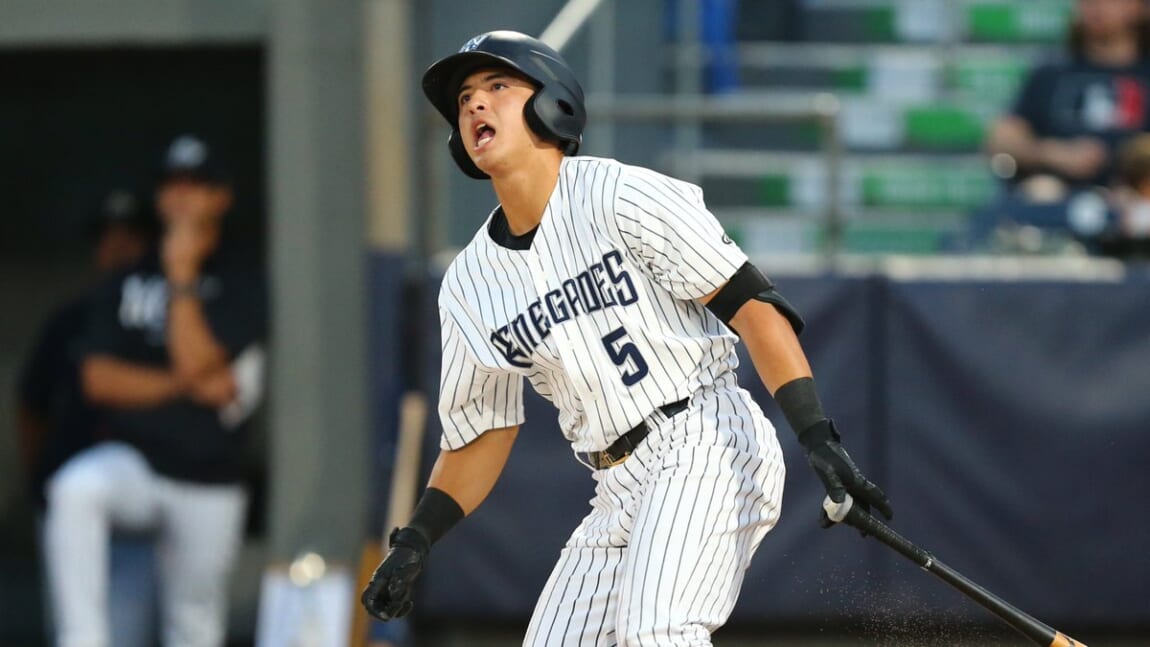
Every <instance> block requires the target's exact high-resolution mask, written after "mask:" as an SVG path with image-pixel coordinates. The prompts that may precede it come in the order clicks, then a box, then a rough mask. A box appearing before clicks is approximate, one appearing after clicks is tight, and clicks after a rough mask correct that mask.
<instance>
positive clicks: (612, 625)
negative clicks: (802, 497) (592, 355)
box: [524, 377, 785, 647]
mask: <svg viewBox="0 0 1150 647" xmlns="http://www.w3.org/2000/svg"><path fill="white" fill-rule="evenodd" d="M648 424H649V425H651V431H650V433H649V434H648V435H647V438H646V439H645V440H644V441H643V443H642V444H641V445H640V447H639V448H638V449H637V450H636V452H635V453H634V454H633V455H632V456H631V457H630V458H628V459H627V460H626V461H625V462H624V463H622V464H621V465H618V466H615V467H612V468H609V469H606V470H600V471H597V472H595V474H594V477H595V479H596V481H597V486H596V490H595V497H594V498H593V499H592V501H591V512H590V513H589V514H588V515H587V516H586V517H585V518H584V519H583V521H582V523H580V525H579V527H578V528H576V530H575V532H574V533H573V534H572V535H571V537H570V539H568V541H567V544H566V546H565V547H564V548H563V550H562V552H561V553H560V557H559V561H558V563H557V564H556V565H555V568H554V570H553V571H552V573H551V576H550V578H549V579H548V581H547V584H546V586H545V587H544V589H543V592H542V594H541V595H540V598H539V601H538V603H537V605H536V608H535V612H534V614H533V617H532V619H531V624H530V626H529V628H528V630H527V636H526V639H525V640H524V645H527V646H529V647H542V646H547V647H558V646H563V647H567V646H576V645H578V646H580V647H591V646H595V647H599V646H602V647H610V646H612V645H620V646H627V647H632V646H643V647H655V646H659V647H668V646H672V645H710V644H711V632H712V631H714V630H715V629H717V628H719V627H720V626H722V624H723V623H724V622H726V620H727V618H728V617H729V616H730V613H731V610H732V609H733V608H734V605H735V601H736V599H737V597H738V594H739V589H740V587H741V586H742V581H743V575H744V572H745V571H746V568H747V566H748V565H749V564H750V560H751V556H752V555H753V554H754V552H755V549H756V548H757V547H758V545H759V543H760V542H761V541H762V539H763V537H764V536H765V535H766V534H767V532H768V531H769V530H770V529H771V528H772V527H774V525H775V523H776V522H777V521H778V518H779V512H780V506H781V503H782V492H783V477H784V475H785V468H784V466H783V457H782V452H781V450H780V448H779V444H778V441H777V439H776V437H775V430H774V427H773V426H772V425H771V423H770V421H768V420H767V419H766V417H765V416H764V415H763V414H762V411H761V410H760V409H759V407H758V405H757V404H755V403H754V402H753V401H752V400H751V398H750V396H749V395H748V394H747V393H746V391H743V390H742V389H739V388H737V386H735V384H734V378H733V377H726V378H723V380H722V381H721V382H720V383H719V384H718V385H717V386H716V387H714V388H708V389H703V390H700V391H699V392H697V393H696V394H695V395H694V397H693V398H692V399H691V402H690V406H689V408H688V409H687V410H686V411H684V412H681V413H679V414H678V415H676V416H674V417H673V418H671V419H667V418H666V417H664V416H663V415H662V414H661V413H658V412H656V413H655V414H654V415H653V416H652V417H651V418H649V419H648Z"/></svg>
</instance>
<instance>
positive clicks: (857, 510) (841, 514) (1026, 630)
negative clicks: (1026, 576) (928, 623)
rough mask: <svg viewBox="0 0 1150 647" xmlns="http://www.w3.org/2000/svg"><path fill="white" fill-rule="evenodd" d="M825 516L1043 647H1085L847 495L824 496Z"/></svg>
mask: <svg viewBox="0 0 1150 647" xmlns="http://www.w3.org/2000/svg"><path fill="white" fill-rule="evenodd" d="M823 509H824V510H825V511H826V513H827V517H829V518H830V519H831V521H834V522H836V523H845V524H847V525H848V526H852V527H854V528H857V529H859V530H861V531H863V532H864V533H866V534H867V535H870V536H871V537H874V538H875V539H877V540H879V541H880V542H882V543H884V544H886V545H887V546H889V547H890V548H893V549H894V550H895V551H896V552H898V553H899V554H900V555H902V556H903V557H906V558H907V559H909V560H910V561H912V562H914V563H915V564H918V565H919V566H920V567H921V568H922V569H923V570H925V571H927V572H928V573H931V574H933V575H935V576H937V577H938V578H939V579H941V580H942V581H944V582H946V583H947V584H949V585H951V586H952V587H954V588H955V589H958V591H959V592H961V593H962V594H963V595H965V596H966V597H968V598H970V599H971V600H974V601H975V602H977V603H978V604H980V605H982V606H983V607H985V608H986V609H987V610H989V611H990V612H991V613H993V614H994V615H996V616H998V617H999V618H1000V619H1002V620H1003V621H1005V622H1006V623H1007V624H1009V625H1010V626H1011V627H1014V629H1015V630H1017V631H1018V632H1019V633H1021V634H1022V635H1024V636H1026V637H1027V638H1029V639H1030V641H1031V642H1033V643H1034V644H1036V645H1042V646H1043V647H1086V644H1085V643H1082V642H1079V641H1077V640H1074V639H1073V638H1071V637H1069V636H1067V635H1066V634H1063V633H1061V632H1059V631H1057V630H1055V629H1054V628H1052V627H1050V626H1049V625H1047V624H1046V623H1044V622H1041V621H1040V620H1038V619H1037V618H1035V617H1034V616H1032V615H1030V614H1028V613H1026V612H1024V611H1022V610H1021V609H1019V608H1018V607H1015V606H1014V605H1012V604H1010V603H1009V602H1007V601H1006V600H1003V599H1002V598H1000V597H998V596H997V595H995V594H994V593H991V592H990V591H988V590H987V589H986V588H984V587H982V586H980V585H979V584H978V583H976V582H974V581H973V580H971V579H970V578H968V577H966V576H965V575H963V574H962V573H959V572H958V571H956V570H954V569H953V568H951V567H949V566H947V565H946V564H944V563H942V562H941V561H939V560H938V558H936V557H935V556H934V555H932V554H931V553H930V552H928V551H926V550H924V549H923V548H920V547H919V546H918V545H916V544H914V543H913V542H911V541H910V540H909V539H907V538H905V537H903V536H902V535H900V534H898V533H897V532H895V531H894V530H892V529H891V528H890V526H888V525H886V524H885V523H883V522H882V521H879V520H878V519H876V518H875V517H874V515H872V514H871V513H870V512H867V511H866V510H864V509H863V508H862V507H860V506H856V505H853V501H852V500H851V497H850V495H849V494H848V495H847V497H846V499H845V500H844V501H843V502H842V503H834V502H833V501H831V500H830V497H827V498H826V499H824V500H823Z"/></svg>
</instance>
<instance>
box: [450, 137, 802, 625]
mask: <svg viewBox="0 0 1150 647" xmlns="http://www.w3.org/2000/svg"><path fill="white" fill-rule="evenodd" d="M489 223H490V219H489V220H488V223H485V224H484V226H483V227H482V228H481V229H480V231H479V232H478V233H477V234H476V236H475V238H474V239H473V240H472V241H471V243H470V244H469V245H468V246H467V247H466V248H465V249H464V250H463V251H462V252H461V253H460V254H459V256H458V257H456V259H455V260H454V261H453V262H452V264H451V266H450V267H449V268H448V270H447V272H446V274H445V276H444V280H443V286H442V289H441V291H440V297H439V307H440V319H441V326H442V333H443V372H442V375H441V383H440V403H439V414H440V418H441V421H442V423H443V429H444V432H443V436H442V439H441V446H442V447H443V448H444V449H457V448H459V447H463V446H465V445H466V444H467V443H469V442H471V441H473V440H474V439H475V438H477V437H478V436H479V435H481V434H482V433H484V432H485V431H487V430H489V429H493V428H498V427H506V426H511V425H517V424H522V423H523V380H524V378H526V379H527V380H528V381H530V382H531V384H532V386H533V388H535V390H536V391H538V392H539V393H540V394H541V395H542V396H544V397H545V398H547V399H549V400H550V401H551V402H552V403H554V404H555V406H556V408H557V409H558V416H559V426H560V428H561V429H562V431H563V434H564V435H565V436H566V438H567V439H568V440H570V441H571V445H572V448H573V450H574V451H576V452H584V451H598V450H601V449H604V448H606V447H607V446H608V445H610V444H611V443H612V442H613V441H614V440H615V439H617V438H618V437H619V436H620V435H621V434H623V433H625V432H626V431H627V430H629V429H631V428H633V427H634V426H635V425H637V424H639V423H640V422H642V421H644V420H646V421H647V422H648V424H650V425H652V426H653V431H652V432H651V433H650V434H649V435H648V437H647V439H646V440H645V441H644V442H643V443H642V444H641V445H640V447H639V449H638V451H636V452H635V453H634V454H633V455H632V456H631V457H630V458H629V459H628V460H627V461H626V462H624V463H622V464H621V465H619V466H617V467H614V468H611V469H609V470H602V471H598V472H594V478H595V479H596V481H597V482H598V483H597V487H596V495H595V498H594V499H593V500H592V502H591V513H590V514H589V515H588V516H587V517H586V518H585V519H584V521H583V523H582V524H581V525H580V526H579V528H578V529H576V530H575V532H574V534H573V535H572V536H571V539H570V540H569V542H568V544H567V546H566V547H565V548H564V550H563V552H562V555H561V557H560V559H559V562H558V564H557V565H556V567H555V570H554V572H553V573H552V576H551V579H550V580H549V582H548V584H547V586H546V588H545V590H544V591H543V594H542V595H541V596H540V600H539V603H538V606H537V608H536V613H535V616H534V618H533V620H532V623H531V627H530V629H529V631H528V636H527V640H526V643H525V644H528V645H615V644H620V645H622V644H626V645H687V644H691V645H698V644H709V641H710V638H709V636H710V632H711V631H712V630H713V629H714V628H716V627H718V626H720V625H721V624H722V623H723V622H724V621H725V620H726V618H727V616H728V615H729V614H730V611H731V608H732V607H733V605H734V602H735V598H736V596H737V595H738V590H739V587H740V585H741V582H742V577H743V572H744V570H745V569H746V567H747V565H748V563H749V560H750V558H751V555H752V554H753V552H754V550H755V548H756V547H757V545H758V543H759V541H761V540H762V538H763V536H764V535H765V534H766V532H767V531H768V530H769V529H770V528H771V527H772V526H773V525H774V523H775V521H776V520H777V519H778V513H779V506H780V504H781V499H782V478H783V464H782V457H781V454H780V452H779V448H778V444H777V442H776V440H775V436H774V429H773V428H772V427H771V425H770V423H769V422H768V421H767V420H766V418H765V417H763V415H762V412H761V411H760V410H759V409H758V407H757V405H755V404H754V403H753V402H751V400H750V398H749V396H747V394H746V392H745V391H742V390H741V389H739V388H738V386H737V384H736V383H735V377H734V369H735V368H736V367H737V359H736V356H735V353H734V345H735V343H736V341H737V338H736V337H735V336H734V335H733V334H732V333H731V331H730V330H728V329H727V328H726V326H724V325H723V324H722V323H721V322H720V321H719V320H718V319H716V318H715V317H714V316H712V315H711V314H710V312H709V311H707V310H706V308H704V307H703V306H701V305H699V303H698V302H697V301H696V300H695V299H697V298H698V297H701V296H704V295H706V294H709V293H710V292H712V291H714V290H715V289H717V288H718V287H720V286H722V285H723V284H724V283H726V281H727V279H728V278H729V277H730V276H731V275H733V274H734V273H735V271H736V270H737V269H738V268H739V267H740V266H741V265H742V264H743V263H744V262H745V261H746V260H747V259H746V255H745V254H743V252H742V251H741V250H739V248H738V247H737V246H735V245H734V244H733V243H732V242H731V241H730V239H729V238H728V237H727V236H726V235H725V234H724V232H723V230H722V228H721V226H720V225H719V224H718V222H717V221H716V220H715V218H714V217H713V216H712V215H711V214H710V212H709V211H707V209H706V207H705V205H704V203H703V197H702V192H701V191H700V190H699V188H698V187H696V186H693V185H690V184H686V183H683V182H680V181H678V180H674V179H672V178H669V177H666V176H663V175H660V174H658V173H655V172H653V171H649V170H646V169H641V168H637V167H632V166H627V165H624V164H621V163H619V162H616V161H614V160H605V159H598V158H592V157H577V158H565V159H564V160H563V163H562V165H561V167H560V173H559V181H558V183H557V185H556V187H555V190H554V192H553V193H552V196H551V198H550V200H549V202H548V205H547V208H546V211H545V212H544V214H543V219H542V222H541V223H540V225H539V228H538V230H537V231H536V233H535V237H534V239H533V242H532V244H531V247H530V248H529V249H526V250H513V249H508V248H506V247H502V246H500V245H498V244H496V243H495V242H494V241H493V240H492V239H491V237H490V234H489V233H488V224H489ZM684 398H691V400H690V406H689V407H688V409H687V410H686V411H684V412H682V413H680V414H678V415H677V416H675V417H674V418H673V419H671V420H668V419H666V418H665V417H664V416H663V414H662V413H660V412H659V411H658V407H660V406H662V405H664V404H667V403H670V402H675V401H677V400H681V399H684ZM653 412H654V413H653Z"/></svg>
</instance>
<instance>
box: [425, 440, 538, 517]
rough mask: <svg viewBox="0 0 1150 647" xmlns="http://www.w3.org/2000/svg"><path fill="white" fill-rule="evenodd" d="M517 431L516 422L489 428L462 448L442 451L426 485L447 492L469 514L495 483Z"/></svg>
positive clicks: (509, 452)
mask: <svg viewBox="0 0 1150 647" xmlns="http://www.w3.org/2000/svg"><path fill="white" fill-rule="evenodd" d="M518 433H519V427H517V426H516V427H505V428H503V429H492V430H490V431H488V432H487V433H485V434H483V435H481V436H480V437H479V438H477V439H475V440H474V441H472V442H471V443H470V444H468V445H467V446H465V447H463V448H462V449H456V450H452V451H447V450H445V451H441V452H440V453H439V458H438V459H437V460H436V461H435V467H433V468H432V470H431V478H430V480H429V481H428V483H427V486H428V487H433V488H436V489H438V490H442V491H443V492H445V493H447V494H448V495H449V496H451V498H452V499H455V502H456V503H458V504H459V507H460V508H462V509H463V513H464V514H465V515H467V514H471V512H472V511H473V510H475V509H476V508H478V507H479V504H481V503H483V500H484V499H486V498H487V495H488V494H490V493H491V489H492V488H494V487H495V482H496V481H498V480H499V475H500V474H501V473H502V472H503V466H504V465H506V464H507V458H508V456H510V455H511V447H512V445H513V444H514V443H515V437H516V435H517V434H518Z"/></svg>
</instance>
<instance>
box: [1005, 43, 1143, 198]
mask: <svg viewBox="0 0 1150 647" xmlns="http://www.w3.org/2000/svg"><path fill="white" fill-rule="evenodd" d="M1012 112H1013V114H1015V115H1017V116H1019V117H1021V118H1023V119H1025V120H1026V121H1027V122H1028V123H1029V124H1030V127H1031V129H1032V130H1033V131H1034V134H1035V136H1037V137H1054V138H1059V139H1070V138H1074V137H1082V136H1089V137H1097V138H1099V139H1101V140H1102V141H1103V142H1104V143H1105V144H1106V147H1107V149H1108V150H1109V152H1110V159H1111V160H1113V159H1114V155H1115V152H1116V150H1117V149H1118V148H1119V147H1120V146H1121V145H1122V143H1123V142H1124V141H1125V140H1126V138H1128V137H1129V136H1130V135H1132V134H1136V133H1139V132H1143V131H1146V130H1148V129H1150V128H1148V126H1150V61H1144V62H1140V63H1137V64H1135V65H1130V66H1123V67H1107V66H1101V65H1095V64H1093V63H1090V62H1088V61H1085V60H1082V59H1072V60H1062V61H1056V62H1052V63H1047V64H1044V65H1040V66H1038V67H1037V68H1035V69H1034V70H1032V71H1031V72H1030V75H1029V76H1028V77H1027V79H1026V81H1025V82H1024V83H1023V85H1022V90H1021V92H1020V93H1019V96H1018V100H1017V101H1016V102H1015V104H1014V108H1013V110H1012ZM1113 171H1114V167H1113V164H1112V163H1111V164H1110V165H1107V166H1106V167H1105V168H1103V169H1102V171H1101V172H1100V173H1099V174H1098V175H1097V176H1095V177H1094V178H1090V179H1089V180H1088V181H1089V183H1091V184H1107V183H1109V181H1110V178H1111V175H1112V174H1113ZM1067 179H1068V178H1067ZM1068 180H1069V179H1068Z"/></svg>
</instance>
